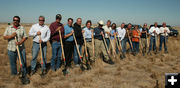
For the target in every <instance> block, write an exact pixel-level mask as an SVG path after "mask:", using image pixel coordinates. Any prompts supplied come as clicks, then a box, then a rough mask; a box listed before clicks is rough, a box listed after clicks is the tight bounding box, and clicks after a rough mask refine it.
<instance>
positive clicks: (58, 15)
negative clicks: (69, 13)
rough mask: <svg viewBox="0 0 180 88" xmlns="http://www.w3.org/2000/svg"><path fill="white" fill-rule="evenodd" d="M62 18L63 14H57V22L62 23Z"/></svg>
mask: <svg viewBox="0 0 180 88" xmlns="http://www.w3.org/2000/svg"><path fill="white" fill-rule="evenodd" d="M61 19H62V16H61V14H57V15H56V22H58V23H60V22H61Z"/></svg>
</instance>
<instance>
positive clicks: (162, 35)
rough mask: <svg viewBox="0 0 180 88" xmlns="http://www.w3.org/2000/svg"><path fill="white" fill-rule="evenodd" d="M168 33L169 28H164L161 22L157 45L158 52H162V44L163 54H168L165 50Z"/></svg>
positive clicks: (164, 24) (164, 25)
mask: <svg viewBox="0 0 180 88" xmlns="http://www.w3.org/2000/svg"><path fill="white" fill-rule="evenodd" d="M168 33H170V31H169V28H168V27H166V23H165V22H163V24H162V27H161V28H160V45H159V51H161V50H162V44H163V43H164V52H165V53H168V50H167V42H168Z"/></svg>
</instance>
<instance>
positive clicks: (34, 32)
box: [29, 23, 51, 43]
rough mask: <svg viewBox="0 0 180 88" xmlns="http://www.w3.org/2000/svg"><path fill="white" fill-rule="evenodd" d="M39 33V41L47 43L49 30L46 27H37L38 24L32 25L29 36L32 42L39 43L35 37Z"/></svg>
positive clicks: (37, 37)
mask: <svg viewBox="0 0 180 88" xmlns="http://www.w3.org/2000/svg"><path fill="white" fill-rule="evenodd" d="M38 31H40V32H41V40H42V41H43V42H47V41H48V40H49V39H50V34H51V32H50V29H49V27H48V26H47V25H42V26H41V25H39V23H37V24H34V25H32V27H31V29H30V31H29V36H30V37H33V41H34V42H37V43H39V36H38V35H37V32H38Z"/></svg>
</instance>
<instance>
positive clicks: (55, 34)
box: [49, 22, 64, 41]
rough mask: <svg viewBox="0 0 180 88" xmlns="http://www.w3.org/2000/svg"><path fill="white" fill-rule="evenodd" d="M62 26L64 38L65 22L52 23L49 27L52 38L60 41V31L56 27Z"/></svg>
mask: <svg viewBox="0 0 180 88" xmlns="http://www.w3.org/2000/svg"><path fill="white" fill-rule="evenodd" d="M60 26H62V28H61V29H60V31H61V38H64V26H63V24H61V23H57V22H53V23H52V24H51V25H50V27H49V29H50V31H51V37H50V39H51V40H56V41H60V39H59V38H60V37H59V31H56V29H57V28H58V27H60Z"/></svg>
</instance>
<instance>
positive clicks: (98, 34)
mask: <svg viewBox="0 0 180 88" xmlns="http://www.w3.org/2000/svg"><path fill="white" fill-rule="evenodd" d="M101 32H103V33H104V29H103V28H99V27H96V28H94V38H95V39H99V40H103V37H102V35H101ZM104 34H105V33H104Z"/></svg>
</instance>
